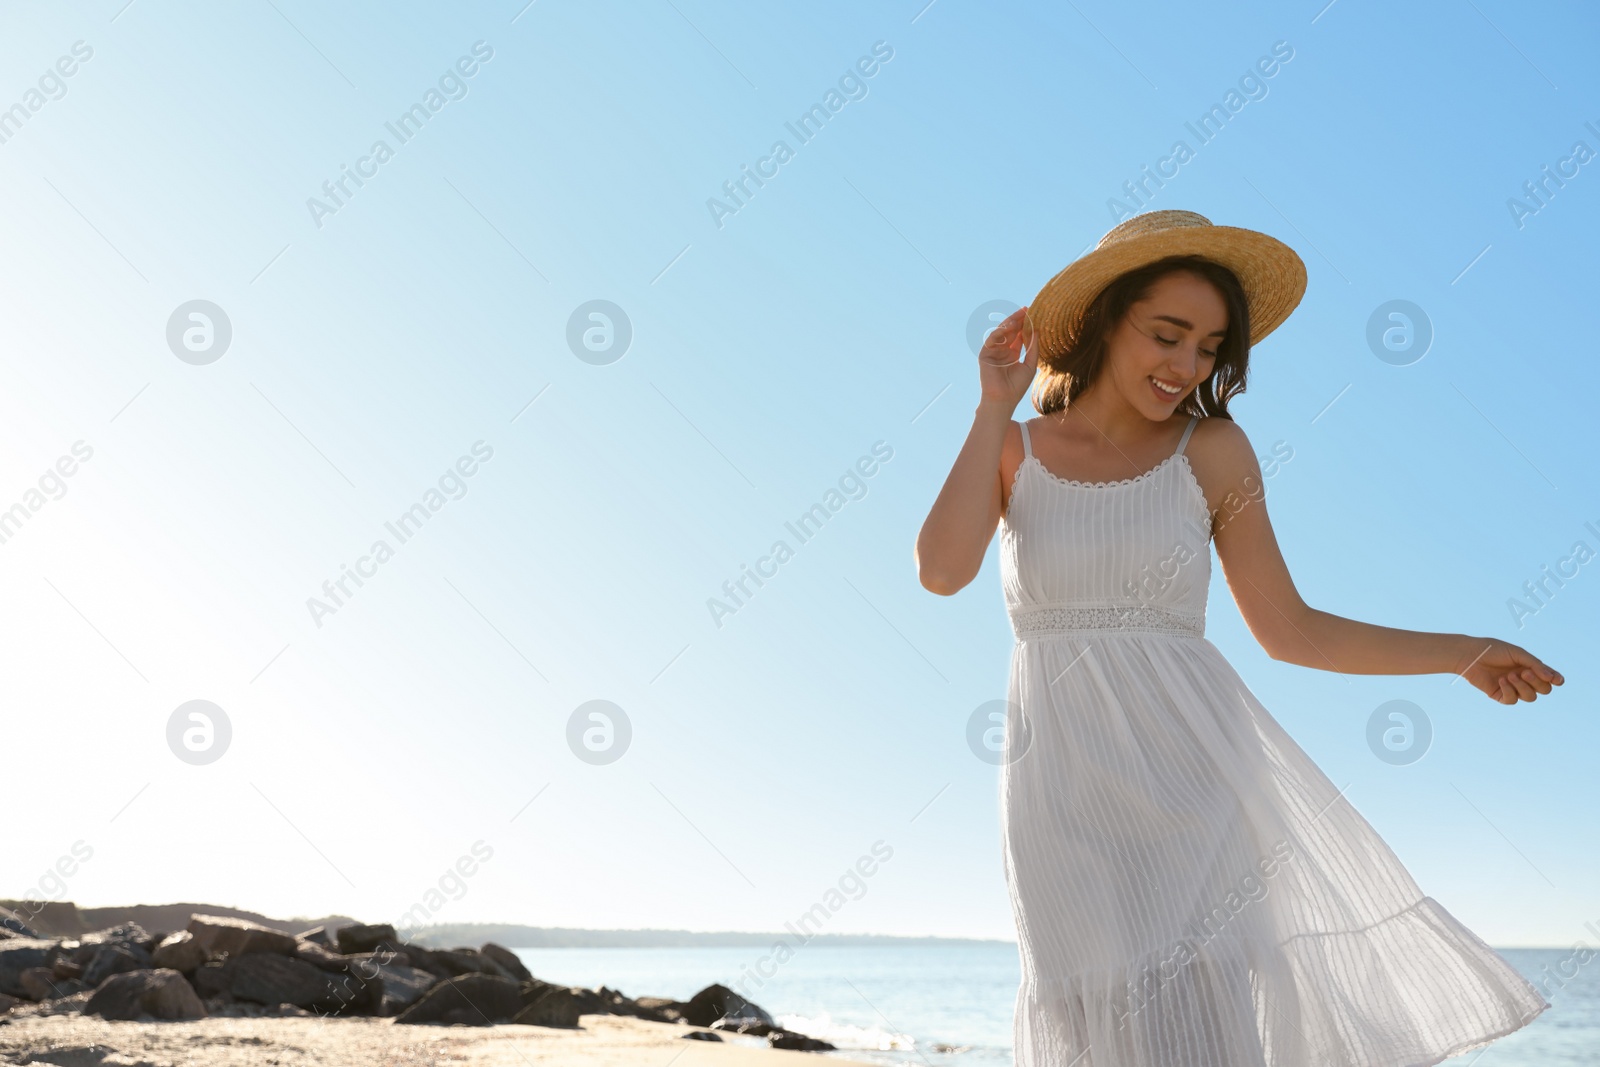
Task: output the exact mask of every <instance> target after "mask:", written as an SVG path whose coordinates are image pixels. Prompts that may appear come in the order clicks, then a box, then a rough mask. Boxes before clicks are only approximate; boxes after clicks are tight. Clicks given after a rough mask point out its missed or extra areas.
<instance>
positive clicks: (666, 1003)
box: [634, 997, 689, 1023]
mask: <svg viewBox="0 0 1600 1067" xmlns="http://www.w3.org/2000/svg"><path fill="white" fill-rule="evenodd" d="M634 1003H635V1004H637V1005H638V1006H639V1008H640V1009H641V1010H643V1011H648V1012H652V1013H654V1016H655V1017H656V1018H658V1019H660V1020H661V1021H662V1022H664V1023H686V1022H687V1021H688V1020H686V1019H685V1018H684V1017H683V1009H685V1008H687V1007H688V1006H689V1005H687V1004H685V1003H684V1002H683V1001H681V1000H673V999H672V998H671V997H636V998H634Z"/></svg>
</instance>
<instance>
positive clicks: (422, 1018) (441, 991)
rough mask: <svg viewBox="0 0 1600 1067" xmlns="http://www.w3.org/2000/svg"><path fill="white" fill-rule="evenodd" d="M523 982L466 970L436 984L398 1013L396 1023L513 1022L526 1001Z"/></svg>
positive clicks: (474, 1023) (483, 1024)
mask: <svg viewBox="0 0 1600 1067" xmlns="http://www.w3.org/2000/svg"><path fill="white" fill-rule="evenodd" d="M524 1003H525V1002H524V1000H523V995H522V986H521V985H520V984H519V983H517V982H513V981H512V980H511V979H509V978H503V977H501V976H500V975H495V974H464V975H460V976H459V977H455V978H451V979H448V980H447V981H443V982H440V983H438V984H437V985H435V986H434V987H433V988H432V989H429V990H428V991H427V992H426V993H424V994H423V995H422V996H421V997H420V998H419V999H418V1000H417V1001H416V1003H414V1004H412V1005H411V1006H410V1007H409V1008H406V1009H405V1010H404V1011H402V1012H401V1013H400V1014H399V1015H397V1016H395V1020H394V1021H395V1022H396V1023H439V1022H444V1023H450V1022H462V1023H468V1024H470V1025H473V1026H487V1025H489V1024H490V1023H505V1022H511V1021H512V1017H513V1016H515V1015H516V1014H517V1013H518V1012H520V1011H521V1010H522V1008H523V1004H524Z"/></svg>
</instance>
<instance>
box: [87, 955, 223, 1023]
mask: <svg viewBox="0 0 1600 1067" xmlns="http://www.w3.org/2000/svg"><path fill="white" fill-rule="evenodd" d="M83 1011H84V1014H85V1015H99V1016H101V1017H102V1018H105V1019H121V1020H131V1019H137V1018H139V1016H140V1015H141V1014H143V1015H151V1016H154V1017H155V1018H157V1019H203V1018H205V1015H206V1008H205V1005H204V1004H202V1003H200V998H199V997H198V996H196V995H195V991H194V989H193V987H191V986H190V985H189V981H188V979H186V978H184V976H183V975H181V974H179V973H178V972H177V971H175V970H173V969H172V968H170V967H162V968H158V969H156V970H148V971H128V972H126V973H124V974H114V975H112V976H111V977H110V978H107V979H106V980H105V982H104V983H103V984H101V986H100V988H98V989H96V990H95V991H94V994H93V995H92V996H90V997H89V1002H88V1003H87V1004H85V1005H84V1008H83Z"/></svg>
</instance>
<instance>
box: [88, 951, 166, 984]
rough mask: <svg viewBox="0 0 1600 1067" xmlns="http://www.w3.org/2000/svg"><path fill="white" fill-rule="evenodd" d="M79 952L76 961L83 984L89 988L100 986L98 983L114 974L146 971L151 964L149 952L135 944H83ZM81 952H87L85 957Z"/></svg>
mask: <svg viewBox="0 0 1600 1067" xmlns="http://www.w3.org/2000/svg"><path fill="white" fill-rule="evenodd" d="M79 953H80V955H79V958H78V961H77V962H78V963H79V964H80V965H81V966H82V967H83V984H84V985H86V986H88V987H89V988H90V989H98V988H100V983H101V982H104V981H105V980H106V979H107V978H110V977H111V976H112V975H114V974H125V973H127V972H128V971H147V970H149V969H150V968H151V967H152V966H153V962H152V961H151V959H150V953H148V952H146V951H145V950H144V949H142V948H140V947H139V946H138V945H136V944H130V943H123V942H108V943H104V944H91V945H85V946H83V948H81V949H80V950H79ZM83 953H87V957H85V956H84V955H82V954H83Z"/></svg>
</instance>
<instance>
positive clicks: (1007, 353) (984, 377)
mask: <svg viewBox="0 0 1600 1067" xmlns="http://www.w3.org/2000/svg"><path fill="white" fill-rule="evenodd" d="M1027 315H1028V309H1027V308H1025V307H1020V308H1018V309H1017V310H1015V311H1013V312H1012V313H1011V314H1010V315H1007V316H1006V317H1005V319H1004V320H1003V321H1002V322H1001V323H1000V325H998V326H996V327H995V328H994V329H993V330H992V331H991V332H990V334H989V336H988V337H986V338H984V341H983V347H982V348H980V349H979V350H978V381H979V384H980V385H981V386H982V398H983V400H984V401H985V402H990V401H992V402H994V403H995V404H997V405H999V406H1001V407H1003V408H1004V410H1006V411H1007V412H1010V411H1012V410H1013V409H1015V408H1016V406H1017V403H1018V401H1020V400H1021V399H1022V397H1023V394H1024V393H1026V392H1027V391H1028V386H1029V385H1031V384H1033V376H1034V372H1035V371H1036V370H1038V367H1039V358H1038V356H1037V355H1035V354H1034V351H1033V325H1032V324H1031V323H1029V322H1028V320H1027ZM1024 351H1025V353H1026V356H1027V358H1026V359H1024V360H1021V361H1019V360H1018V359H1017V356H1018V355H1019V354H1022V353H1023V352H1024Z"/></svg>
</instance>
